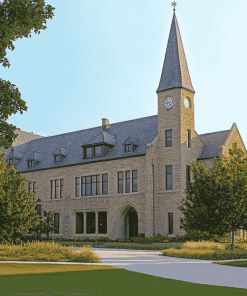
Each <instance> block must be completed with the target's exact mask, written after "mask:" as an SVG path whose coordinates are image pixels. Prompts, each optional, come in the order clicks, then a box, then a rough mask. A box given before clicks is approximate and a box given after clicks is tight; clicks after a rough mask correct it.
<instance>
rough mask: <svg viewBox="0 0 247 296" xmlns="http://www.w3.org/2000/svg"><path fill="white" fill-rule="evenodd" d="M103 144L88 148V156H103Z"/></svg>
mask: <svg viewBox="0 0 247 296" xmlns="http://www.w3.org/2000/svg"><path fill="white" fill-rule="evenodd" d="M101 148H102V146H101V145H100V146H94V147H87V148H86V155H85V157H86V158H90V157H97V156H102V149H101Z"/></svg>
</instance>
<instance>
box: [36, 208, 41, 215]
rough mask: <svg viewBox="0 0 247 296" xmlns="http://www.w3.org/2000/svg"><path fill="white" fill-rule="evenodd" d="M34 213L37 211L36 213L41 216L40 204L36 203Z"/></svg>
mask: <svg viewBox="0 0 247 296" xmlns="http://www.w3.org/2000/svg"><path fill="white" fill-rule="evenodd" d="M36 213H37V215H39V216H40V218H41V205H36Z"/></svg>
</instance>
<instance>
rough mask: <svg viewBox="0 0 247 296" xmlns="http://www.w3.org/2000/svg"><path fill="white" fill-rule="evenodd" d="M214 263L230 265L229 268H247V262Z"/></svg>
mask: <svg viewBox="0 0 247 296" xmlns="http://www.w3.org/2000/svg"><path fill="white" fill-rule="evenodd" d="M212 263H216V264H222V265H229V266H237V267H247V261H221V262H217V261H214V262H212Z"/></svg>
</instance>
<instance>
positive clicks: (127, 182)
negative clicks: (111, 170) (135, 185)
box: [125, 171, 130, 193]
mask: <svg viewBox="0 0 247 296" xmlns="http://www.w3.org/2000/svg"><path fill="white" fill-rule="evenodd" d="M125 192H126V193H130V171H126V172H125Z"/></svg>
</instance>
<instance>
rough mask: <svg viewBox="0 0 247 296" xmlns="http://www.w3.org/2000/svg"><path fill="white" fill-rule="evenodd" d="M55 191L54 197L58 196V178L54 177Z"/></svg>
mask: <svg viewBox="0 0 247 296" xmlns="http://www.w3.org/2000/svg"><path fill="white" fill-rule="evenodd" d="M54 185H55V186H54V187H55V193H54V197H55V199H58V198H59V179H55V184H54Z"/></svg>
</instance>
